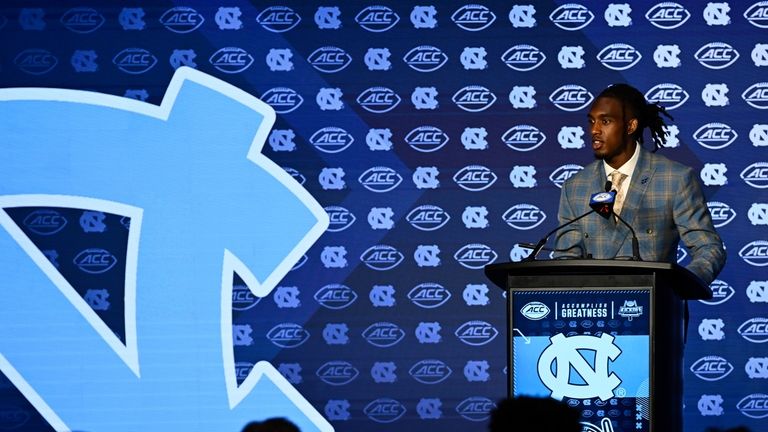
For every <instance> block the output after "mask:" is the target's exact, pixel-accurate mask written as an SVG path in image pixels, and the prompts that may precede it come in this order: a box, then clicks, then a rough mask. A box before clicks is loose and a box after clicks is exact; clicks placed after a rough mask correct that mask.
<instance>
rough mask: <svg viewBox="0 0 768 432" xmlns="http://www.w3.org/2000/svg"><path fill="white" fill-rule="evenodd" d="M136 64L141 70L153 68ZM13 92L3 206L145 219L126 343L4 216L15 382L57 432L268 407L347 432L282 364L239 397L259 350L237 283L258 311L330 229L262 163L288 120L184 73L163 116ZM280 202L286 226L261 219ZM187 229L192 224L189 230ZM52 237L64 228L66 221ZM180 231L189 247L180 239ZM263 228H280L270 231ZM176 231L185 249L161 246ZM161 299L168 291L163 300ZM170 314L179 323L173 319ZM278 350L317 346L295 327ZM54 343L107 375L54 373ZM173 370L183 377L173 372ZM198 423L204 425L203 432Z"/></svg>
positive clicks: (108, 262)
mask: <svg viewBox="0 0 768 432" xmlns="http://www.w3.org/2000/svg"><path fill="white" fill-rule="evenodd" d="M137 54H139V60H141V57H142V56H143V55H145V54H146V53H144V54H142V53H141V52H139V53H137ZM128 57H132V55H129V56H128ZM118 58H119V59H124V57H121V56H118ZM132 60H134V58H133V57H132V58H131V61H132ZM130 64H134V63H130ZM0 92H2V97H0V100H2V102H0V104H2V111H3V113H4V115H3V116H2V118H0V130H2V131H6V130H9V129H11V128H12V129H13V130H15V131H18V132H19V133H18V134H13V135H12V136H9V137H7V139H9V140H11V141H9V144H11V145H13V146H15V147H18V148H22V149H25V152H20V153H18V154H17V155H16V156H15V157H14V158H2V159H0V173H2V174H1V175H2V177H3V181H2V182H0V185H2V186H0V208H14V207H28V206H39V207H46V206H50V207H52V208H72V209H87V210H90V211H94V212H96V211H98V212H104V213H109V214H115V215H123V216H127V217H129V218H130V221H131V223H130V231H129V234H128V242H127V250H126V256H127V261H128V262H127V265H126V267H125V272H126V278H125V292H124V299H125V303H126V314H125V323H126V325H125V328H126V331H125V339H124V342H123V341H122V340H120V339H118V337H117V336H116V335H115V334H114V333H113V332H112V331H111V330H110V329H109V328H108V327H107V326H106V325H105V324H104V322H103V321H101V319H100V318H99V317H98V316H97V315H96V314H95V312H93V310H92V309H91V307H90V306H89V305H88V303H87V302H86V300H84V299H82V298H81V297H80V296H79V295H78V294H77V293H76V291H75V287H73V286H71V285H70V284H69V282H68V281H67V280H65V279H64V278H62V277H60V275H59V273H58V271H57V270H56V268H55V267H54V266H53V265H52V264H51V263H50V262H49V261H48V259H47V258H46V256H45V255H44V254H42V253H41V252H40V251H38V250H37V248H36V247H35V245H34V244H33V243H32V242H31V241H30V240H29V239H28V238H27V237H26V235H24V234H23V233H22V231H21V230H20V229H19V227H18V226H16V224H15V223H14V222H13V220H12V219H10V217H9V216H8V214H7V213H6V212H5V211H2V212H0V224H1V225H2V226H3V228H4V229H3V230H0V250H2V254H3V260H2V261H1V262H0V280H1V281H2V282H0V285H2V286H4V287H10V289H7V290H5V292H4V295H5V300H6V301H3V302H2V303H0V321H1V322H2V324H1V325H0V352H1V353H2V358H3V361H2V362H0V369H2V372H3V373H4V374H5V375H6V376H10V377H12V378H11V380H12V381H13V382H14V383H16V384H17V386H18V388H19V390H20V391H21V393H22V394H24V395H26V397H27V398H28V399H29V400H30V401H31V403H32V404H33V405H35V408H36V409H37V410H38V411H39V412H40V413H41V414H42V415H43V417H44V418H45V419H46V420H47V421H48V422H49V423H50V424H51V425H52V426H53V428H54V429H56V430H72V429H79V430H108V431H116V432H119V431H127V430H136V428H137V427H139V428H141V429H143V430H145V431H147V432H151V431H158V432H159V431H161V430H165V429H166V428H164V427H162V426H161V425H162V424H163V423H165V422H171V423H173V424H179V425H181V424H184V425H187V426H188V428H191V430H199V431H204V430H209V429H210V428H209V426H208V425H210V424H216V425H217V426H216V427H225V428H228V429H236V428H240V427H242V425H243V424H245V423H246V422H247V421H250V420H252V419H253V413H254V412H263V413H264V414H268V413H266V412H264V411H263V410H264V399H263V398H264V397H268V398H269V400H270V403H276V404H277V405H279V406H280V408H279V411H280V412H283V413H287V414H286V415H289V416H290V417H291V418H292V420H296V422H298V423H300V424H301V425H300V427H301V428H302V430H305V429H306V430H321V431H331V430H332V427H331V425H330V424H329V423H328V422H327V421H326V420H325V419H323V417H322V416H321V415H320V414H319V413H318V412H317V411H315V410H314V408H312V407H311V406H310V405H309V404H308V403H307V402H306V400H305V399H304V398H303V397H301V396H300V394H299V393H298V392H296V391H295V390H294V389H293V388H292V386H291V384H290V383H289V382H287V381H286V380H285V378H283V376H282V375H281V374H280V373H279V372H278V371H277V369H275V368H274V367H273V366H272V365H270V364H269V363H268V362H266V361H259V362H257V363H256V364H255V365H254V367H253V369H252V370H251V371H250V373H249V375H248V376H247V377H246V378H245V380H244V381H243V382H242V384H240V385H238V384H237V381H238V379H237V377H236V368H235V361H234V351H233V344H236V345H239V344H241V343H242V344H248V343H249V342H250V343H253V344H256V343H258V342H255V341H253V340H252V339H253V338H252V337H251V335H249V333H248V329H247V328H246V327H244V326H242V325H240V324H233V322H232V315H231V310H232V307H233V306H234V304H233V291H234V290H233V286H232V275H233V273H234V272H237V274H238V275H239V276H240V277H241V278H242V279H243V280H244V282H245V283H246V284H247V285H248V286H249V287H250V290H251V292H252V293H253V294H254V295H255V296H258V297H264V296H266V295H268V294H269V293H270V292H271V291H272V289H273V288H274V287H275V286H276V285H277V282H278V281H280V280H281V279H282V278H283V277H284V276H285V275H286V274H287V273H288V271H289V270H290V269H291V266H292V265H293V264H294V262H296V261H297V260H298V259H299V258H300V257H301V256H302V255H303V254H304V252H306V251H307V250H308V249H309V247H310V246H311V245H312V244H313V243H314V242H315V240H316V239H318V238H319V237H320V235H321V234H322V233H323V232H324V231H325V228H326V227H327V225H328V220H327V216H326V215H325V212H324V211H323V210H322V207H321V206H319V204H317V202H316V201H315V200H314V199H313V198H312V197H311V196H310V195H309V194H308V193H307V192H306V191H305V190H304V189H303V188H301V187H300V186H299V185H298V184H297V183H296V182H295V181H293V180H292V179H291V177H290V176H289V175H288V174H287V173H286V172H284V171H283V170H282V169H281V168H280V167H279V166H278V165H276V164H274V163H273V162H271V161H269V160H267V158H266V157H265V156H264V155H263V154H262V153H261V150H262V148H263V145H264V142H265V140H266V137H267V134H268V131H269V129H270V127H271V126H272V124H273V123H274V120H275V114H274V111H273V110H271V109H270V108H269V107H268V106H267V105H266V104H264V103H263V102H261V101H259V100H257V99H255V98H253V97H252V96H250V95H248V94H246V93H244V92H243V91H242V90H239V89H237V88H235V87H232V86H231V85H229V84H226V83H224V82H222V81H219V80H217V79H215V78H213V77H211V76H209V75H206V74H203V73H200V72H197V71H195V70H193V69H189V68H184V67H182V68H179V69H178V70H177V71H176V73H175V75H174V77H173V79H172V80H171V82H170V84H169V87H168V90H167V92H166V95H165V97H164V100H163V102H162V104H161V105H160V106H154V105H149V104H146V103H141V102H137V101H135V100H131V99H126V98H123V97H116V96H110V95H99V94H95V93H90V92H89V93H85V92H80V91H73V90H60V89H4V90H0ZM191 108H192V109H191ZM212 111H213V112H215V113H216V114H217V115H216V116H212V115H211V114H210V113H211V112H212ZM63 113H66V115H63ZM125 124H134V125H137V127H139V126H140V127H141V128H142V130H141V133H143V134H150V135H152V136H153V137H154V139H153V141H152V142H153V143H154V144H152V145H147V144H146V143H144V144H142V142H141V140H138V141H137V140H136V139H135V136H134V135H133V134H125V130H124V125H125ZM93 125H98V128H97V129H98V130H97V131H96V132H97V133H94V128H93ZM65 138H66V139H65ZM222 139H225V140H226V141H227V142H228V143H230V145H229V146H227V148H228V149H229V150H227V151H222V149H221V148H220V147H217V146H211V144H212V143H216V142H220V141H221V140H222ZM103 142H109V143H110V145H109V146H107V147H104V146H101V145H100V144H101V143H103ZM70 143H77V145H76V146H75V145H70ZM158 143H160V144H158ZM95 148H99V151H94V149H95ZM191 148H194V149H195V151H194V152H190V151H189V149H191ZM201 158H202V159H203V160H205V163H204V164H200V163H199V161H200V159H201ZM61 161H67V163H66V166H64V165H63V164H62V162H61ZM147 161H153V162H152V163H147ZM40 163H44V164H45V165H46V167H48V169H47V171H46V175H45V176H39V175H35V174H34V173H35V172H36V170H34V169H31V167H32V166H38V164H40ZM190 166H195V167H196V168H195V169H194V170H190V169H189V167H190ZM201 170H202V171H201ZM93 178H102V179H109V181H104V182H94V181H92V179H93ZM148 191H151V193H149V192H148ZM201 196H205V199H201ZM265 202H268V203H270V206H271V207H272V209H271V211H276V212H278V213H279V214H281V215H282V216H281V218H280V220H274V219H273V218H272V217H270V216H269V215H268V214H267V213H264V212H262V211H261V210H262V206H263V203H265ZM190 203H195V205H194V211H189V209H190V207H189V206H190ZM182 214H183V215H184V219H185V223H184V224H183V225H179V223H178V218H179V215H182ZM222 214H248V215H249V217H248V221H247V224H246V225H242V224H241V223H238V222H237V221H233V222H231V223H225V224H222V223H220V221H221V215H222ZM269 214H271V212H270V213H269ZM42 215H44V216H53V215H52V214H51V213H47V214H42ZM145 215H146V217H144V216H145ZM85 221H86V224H85V226H87V227H89V228H90V227H96V226H98V218H95V219H91V218H90V217H86V218H85ZM41 222H50V223H53V224H62V223H63V222H62V221H61V220H57V219H55V218H48V219H47V220H43V221H41ZM54 226H55V225H54ZM182 226H183V230H185V232H184V233H181V232H179V231H178V230H179V229H180V228H181V227H182ZM259 227H268V231H269V233H267V232H266V231H264V229H267V228H263V229H262V228H259ZM110 228H111V227H110ZM46 229H49V228H46ZM173 232H177V233H179V235H180V236H183V237H184V238H185V241H184V242H175V241H174V242H167V241H162V239H167V238H171V237H169V236H168V234H169V233H173ZM275 234H277V235H275ZM173 238H176V237H175V236H173ZM140 239H142V240H141V248H139V247H138V245H139V240H140ZM147 239H153V240H151V241H146V240H147ZM254 244H259V245H261V247H260V248H254V247H253V245H254ZM19 245H21V246H22V247H19ZM114 258H115V257H114V255H112V254H111V253H109V251H108V250H106V249H104V248H100V247H89V248H86V249H84V250H83V251H82V252H81V253H80V254H78V256H77V257H76V264H77V265H79V266H80V267H81V268H82V269H83V270H84V271H90V272H99V271H106V270H105V269H110V268H112V269H114V266H116V265H123V263H122V262H115V259H114ZM19 281H24V282H23V283H19ZM158 286H160V287H163V289H151V287H158ZM147 287H150V289H146V288H147ZM212 288H213V289H212ZM108 299H109V297H107V296H105V295H104V293H103V292H101V291H93V292H92V293H91V294H90V296H89V300H90V301H91V303H92V304H97V305H99V307H106V303H107V301H108ZM31 302H32V303H31ZM180 302H181V303H180ZM170 304H173V305H176V306H179V307H173V308H158V307H157V305H170ZM190 316H194V317H195V319H190ZM52 320H53V321H52ZM51 322H57V323H59V325H55V326H52V325H50V323H51ZM179 322H184V323H185V331H187V332H189V334H194V335H195V342H194V344H189V343H187V342H186V341H185V338H178V337H175V336H174V335H169V334H168V330H169V328H171V327H172V326H173V325H172V324H173V323H179ZM19 326H22V327H24V328H28V329H30V331H29V333H27V334H26V335H25V334H15V335H14V336H13V337H10V334H8V332H9V331H12V329H14V328H18V327H19ZM41 326H42V327H41ZM36 335H37V336H36ZM39 335H44V336H43V339H40V336H39ZM269 336H270V340H271V341H272V343H275V344H283V345H285V346H289V345H290V344H292V343H293V344H296V343H298V342H299V341H300V340H301V338H300V336H302V332H301V329H300V326H297V325H294V324H290V323H284V324H282V325H281V326H280V327H279V328H277V327H276V328H274V329H273V331H271V332H270V334H269ZM305 336H308V334H305ZM249 339H251V340H249ZM303 340H306V339H305V338H304V339H303ZM40 343H44V344H45V345H46V346H47V347H48V348H49V349H50V351H47V352H48V353H50V352H55V353H57V355H59V356H62V355H64V356H68V355H70V354H72V355H74V354H76V353H83V352H85V353H88V364H98V365H99V367H98V368H92V369H90V370H89V371H88V374H87V375H88V382H87V383H86V382H82V377H83V375H82V374H81V373H77V371H75V370H74V369H73V367H74V366H77V368H80V367H81V365H82V364H84V363H83V362H81V361H79V360H76V358H77V356H76V357H72V359H73V360H72V361H60V362H50V361H49V359H47V357H46V353H45V352H42V351H40V350H31V348H30V347H34V346H38V345H39V344H40ZM67 353H70V354H67ZM180 358H184V359H186V361H184V362H179V361H178V359H180ZM163 364H166V365H167V364H172V365H173V369H174V370H173V373H167V370H165V369H163V367H161V366H162V365H163ZM41 366H44V367H41ZM265 376H266V378H267V379H262V378H264V377H265ZM201 378H202V379H201ZM270 381H271V383H270ZM101 383H109V385H108V386H105V385H102V384H101ZM72 389H80V390H78V397H75V398H73V397H72ZM254 389H257V391H256V392H254ZM116 394H118V395H121V396H120V398H119V400H117V399H115V397H114V395H116ZM158 394H162V395H164V396H163V397H166V398H169V400H181V399H183V400H185V403H184V404H180V405H173V404H171V405H169V406H167V407H166V409H163V410H162V412H159V411H157V410H155V409H154V406H155V405H154V404H147V401H148V400H152V399H153V398H154V397H155V396H153V395H158ZM256 395H258V396H256ZM42 401H45V403H42ZM190 409H194V410H195V412H196V413H198V414H200V415H201V416H203V417H204V418H205V419H206V422H205V424H202V423H201V424H193V425H190V424H189V423H188V421H189V418H190V417H189V412H190V411H189V410H190ZM166 424H167V423H166ZM127 425H130V426H127Z"/></svg>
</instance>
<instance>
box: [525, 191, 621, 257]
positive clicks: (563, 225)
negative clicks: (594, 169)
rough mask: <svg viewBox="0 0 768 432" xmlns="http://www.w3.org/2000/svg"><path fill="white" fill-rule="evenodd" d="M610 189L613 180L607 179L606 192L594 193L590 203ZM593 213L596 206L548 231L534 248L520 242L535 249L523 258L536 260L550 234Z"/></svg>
mask: <svg viewBox="0 0 768 432" xmlns="http://www.w3.org/2000/svg"><path fill="white" fill-rule="evenodd" d="M610 190H611V182H610V181H607V182H605V192H600V193H596V194H593V195H592V198H591V199H590V203H591V201H592V199H594V197H595V196H597V195H600V194H603V193H607V192H608V191H610ZM611 211H613V206H611ZM592 213H595V208H594V207H593V208H592V210H590V211H588V212H586V213H584V214H583V215H581V216H579V217H577V218H576V219H571V220H569V221H568V222H566V223H564V224H562V225H560V226H558V227H557V228H555V229H553V230H552V231H550V232H548V233H547V235H545V236H544V237H542V238H541V240H539V242H538V243H536V246H533V247H532V248H531V247H529V246H530V244H520V243H518V244H520V246H522V247H527V248H529V249H533V250H532V251H531V254H530V255H528V256H527V257H526V258H525V259H523V261H524V262H527V261H535V260H536V255H538V254H539V252H541V250H542V249H544V245H545V244H547V240H549V236H551V235H552V234H554V233H556V232H557V231H559V230H560V229H561V228H565V227H567V226H568V225H570V224H572V223H574V222H576V221H578V220H580V219H582V218H585V217H587V216H589V215H591V214H592Z"/></svg>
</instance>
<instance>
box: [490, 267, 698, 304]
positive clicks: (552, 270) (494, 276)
mask: <svg viewBox="0 0 768 432" xmlns="http://www.w3.org/2000/svg"><path fill="white" fill-rule="evenodd" d="M485 275H486V276H487V277H488V279H490V280H491V281H492V282H493V283H494V284H496V285H497V286H498V287H500V288H502V289H507V278H508V277H509V276H538V275H541V276H544V275H547V276H551V275H564V276H567V275H655V276H656V277H657V278H661V279H662V280H664V281H665V284H667V285H671V286H673V287H675V288H676V291H677V292H678V293H679V295H680V296H681V297H682V298H685V299H709V298H712V291H711V290H710V289H709V287H708V286H706V285H705V284H704V283H703V282H702V281H701V279H699V278H698V277H697V276H696V275H694V274H693V273H691V272H690V271H689V270H687V269H685V268H683V267H681V266H680V265H678V264H673V263H668V262H656V261H629V260H626V261H625V260H598V259H588V260H587V259H567V260H541V261H526V262H506V263H499V264H490V265H487V266H485Z"/></svg>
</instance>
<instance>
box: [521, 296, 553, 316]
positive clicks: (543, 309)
mask: <svg viewBox="0 0 768 432" xmlns="http://www.w3.org/2000/svg"><path fill="white" fill-rule="evenodd" d="M520 313H521V314H523V316H524V317H526V318H528V319H529V320H534V321H537V320H540V319H542V318H546V316H547V315H549V307H547V305H545V304H544V303H542V302H537V301H536V302H530V303H528V304H526V305H525V306H523V308H522V309H520Z"/></svg>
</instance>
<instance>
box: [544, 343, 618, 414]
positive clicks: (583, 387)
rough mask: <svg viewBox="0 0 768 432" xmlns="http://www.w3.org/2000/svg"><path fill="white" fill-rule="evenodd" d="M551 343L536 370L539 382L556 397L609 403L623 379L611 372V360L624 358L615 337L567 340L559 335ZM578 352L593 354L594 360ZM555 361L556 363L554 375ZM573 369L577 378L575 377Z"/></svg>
mask: <svg viewBox="0 0 768 432" xmlns="http://www.w3.org/2000/svg"><path fill="white" fill-rule="evenodd" d="M549 340H550V345H549V346H548V347H547V348H546V349H545V350H544V352H542V353H541V357H539V362H538V365H537V368H538V373H539V379H541V382H542V383H543V384H544V385H545V386H546V387H547V388H548V389H549V390H551V391H552V397H553V398H555V399H558V400H562V399H563V398H566V397H567V398H573V399H591V398H595V397H598V398H600V400H603V401H606V400H608V399H610V398H612V397H613V391H614V390H615V389H616V388H617V387H619V385H620V384H621V379H620V378H619V377H618V376H617V375H616V374H615V373H613V372H611V373H610V374H609V373H608V361H609V360H610V361H615V360H616V359H617V358H618V357H619V356H620V355H621V349H619V347H618V346H616V344H614V337H613V336H611V335H609V334H607V333H603V334H602V335H601V336H600V337H597V336H587V335H576V336H570V337H567V336H565V335H563V334H562V333H560V334H556V335H555V336H552V337H551V338H549ZM579 350H589V351H592V352H594V353H595V356H594V360H592V361H589V360H587V359H585V358H584V356H583V355H582V354H581V353H580V352H579ZM553 362H556V368H555V370H554V372H553V370H552V363H553ZM571 370H573V371H575V372H577V374H578V375H576V376H575V375H572V374H571Z"/></svg>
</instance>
